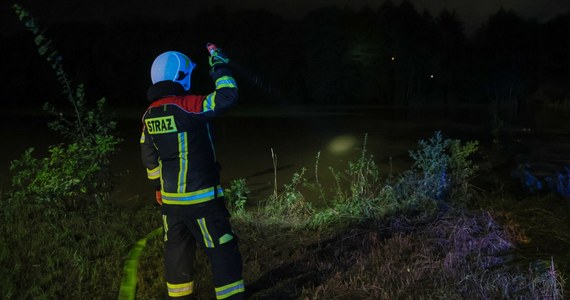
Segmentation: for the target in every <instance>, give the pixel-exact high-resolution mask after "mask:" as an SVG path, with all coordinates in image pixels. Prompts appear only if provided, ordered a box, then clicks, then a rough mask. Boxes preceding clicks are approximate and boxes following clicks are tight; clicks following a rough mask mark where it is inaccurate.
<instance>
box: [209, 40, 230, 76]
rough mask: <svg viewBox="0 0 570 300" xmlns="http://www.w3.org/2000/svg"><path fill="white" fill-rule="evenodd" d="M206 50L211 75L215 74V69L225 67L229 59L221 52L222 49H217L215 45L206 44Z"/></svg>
mask: <svg viewBox="0 0 570 300" xmlns="http://www.w3.org/2000/svg"><path fill="white" fill-rule="evenodd" d="M206 48H207V49H208V51H209V52H210V57H209V58H208V62H209V63H210V67H211V68H212V69H211V71H212V73H213V72H215V71H216V69H217V68H220V67H222V66H225V65H227V64H228V63H229V62H230V59H229V58H227V56H226V55H225V54H224V53H223V52H222V49H219V48H218V47H217V46H216V45H214V44H211V43H208V44H207V45H206Z"/></svg>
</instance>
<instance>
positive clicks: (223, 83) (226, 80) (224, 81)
mask: <svg viewBox="0 0 570 300" xmlns="http://www.w3.org/2000/svg"><path fill="white" fill-rule="evenodd" d="M221 88H237V84H236V81H235V79H233V77H230V76H222V77H220V78H218V79H217V80H216V89H221Z"/></svg>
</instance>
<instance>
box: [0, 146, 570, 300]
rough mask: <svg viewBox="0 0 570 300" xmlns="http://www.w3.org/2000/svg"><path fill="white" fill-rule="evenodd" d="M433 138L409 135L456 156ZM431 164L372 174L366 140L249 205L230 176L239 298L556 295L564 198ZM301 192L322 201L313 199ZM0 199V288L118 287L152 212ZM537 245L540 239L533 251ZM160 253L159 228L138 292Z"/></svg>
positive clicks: (157, 281)
mask: <svg viewBox="0 0 570 300" xmlns="http://www.w3.org/2000/svg"><path fill="white" fill-rule="evenodd" d="M433 141H436V142H437V139H436V140H433ZM443 141H444V140H443V139H442V140H439V142H437V143H443ZM447 144H448V145H452V144H453V145H455V146H453V147H455V148H457V147H459V149H463V150H465V149H466V148H465V147H467V146H468V145H471V144H469V143H465V144H459V145H458V144H457V143H456V142H453V143H447ZM430 145H431V146H430ZM432 146H433V144H430V142H428V141H426V142H425V143H423V144H422V143H420V145H419V148H420V150H422V151H424V150H425V151H424V152H423V153H429V151H432V150H433V149H439V150H437V151H440V152H441V153H439V155H437V157H440V158H442V157H443V158H442V160H443V161H446V160H447V159H452V157H454V156H453V153H455V152H453V151H454V150H452V149H453V148H452V147H451V146H450V147H448V148H446V147H439V146H441V145H439V146H438V147H432ZM426 147H428V148H430V147H431V148H430V149H431V150H430V149H425V148H426ZM422 151H419V150H418V152H414V153H416V154H417V153H420V152H422ZM426 151H427V152H426ZM461 153H463V154H465V152H461ZM432 154H433V153H432ZM446 155H447V156H446ZM274 156H275V157H276V155H275V154H274ZM430 157H436V156H433V155H431V156H430ZM445 157H447V158H445ZM462 157H463V158H462V159H464V158H465V157H467V156H462ZM316 164H318V155H317V162H316ZM426 166H427V165H426ZM429 166H430V167H418V168H415V169H413V170H412V171H411V172H412V173H406V174H403V175H402V176H400V177H399V178H396V179H394V178H392V179H389V178H386V179H382V178H381V177H380V176H379V170H378V168H376V167H375V164H374V160H373V157H372V156H371V155H369V154H368V153H366V150H365V147H364V150H362V153H361V157H360V158H359V159H358V160H357V161H356V162H353V163H350V164H348V166H347V168H346V170H343V171H334V172H332V173H331V175H330V176H335V177H337V180H338V181H337V182H338V184H337V185H336V186H333V187H323V186H320V185H319V184H318V183H317V178H311V179H310V180H309V179H307V177H308V174H307V171H306V170H305V169H302V170H300V171H299V172H297V173H296V174H295V175H294V176H293V178H291V181H290V182H289V183H287V184H284V185H283V187H282V188H277V187H276V188H275V192H274V194H273V195H272V196H270V197H269V198H268V199H267V200H266V201H265V202H263V203H261V204H259V206H258V207H248V206H247V195H248V190H247V184H246V181H245V180H244V179H240V180H236V181H234V182H233V183H232V184H230V186H229V187H228V189H227V190H226V195H227V196H226V197H227V200H228V206H229V208H230V210H231V211H232V212H233V221H232V222H233V226H234V230H235V231H236V234H237V235H238V236H239V237H240V248H241V252H242V254H243V259H244V279H245V280H246V285H247V293H248V296H249V298H251V299H323V298H341V299H344V298H354V299H394V298H404V299H407V298H410V299H411V298H413V299H431V298H450V299H458V298H474V299H487V298H520V299H536V298H548V299H563V298H564V295H565V294H566V292H567V286H566V284H565V283H566V281H565V277H564V274H563V272H562V271H565V272H567V270H569V266H568V261H570V257H568V256H567V250H565V249H568V246H570V245H568V244H569V236H568V234H567V233H568V231H569V230H570V224H568V222H567V221H566V220H565V219H564V217H563V216H564V214H565V213H566V212H567V210H568V209H569V207H570V205H568V203H564V202H563V201H562V200H561V199H558V198H548V197H554V196H548V197H541V198H536V197H535V198H532V199H526V200H524V201H519V202H513V201H511V200H509V199H504V198H501V197H502V196H504V194H493V193H488V194H483V197H481V195H479V196H473V195H471V193H470V192H469V189H468V188H467V186H468V185H466V182H465V180H467V179H466V178H464V177H460V176H457V174H456V173H454V171H453V169H452V168H449V169H446V170H447V173H445V172H442V170H441V169H440V168H437V167H435V168H432V166H439V163H437V162H433V164H429ZM449 166H453V164H449ZM315 169H318V167H315ZM433 170H436V171H433ZM432 171H433V172H440V174H443V173H445V174H448V176H449V180H448V181H446V185H445V186H446V187H447V188H449V190H448V191H453V192H445V193H443V194H445V195H448V196H447V198H438V197H436V196H437V195H438V194H437V193H435V192H434V189H431V188H426V189H417V188H416V189H414V187H418V186H422V185H423V184H425V183H426V182H434V181H433V180H434V178H440V177H437V176H435V175H437V174H435V175H434V173H429V172H432ZM316 172H317V171H315V173H316ZM462 172H465V170H462ZM461 174H465V173H461ZM461 174H460V175H461ZM315 177H316V176H315ZM453 178H462V179H461V180H462V182H453ZM454 187H457V189H455V190H453V188H454ZM311 191H312V192H313V193H310V192H311ZM315 191H316V192H315ZM462 193H469V199H471V202H470V203H469V204H468V205H467V206H468V207H470V208H469V209H468V208H467V206H466V205H465V203H464V201H462V200H463V199H459V200H456V199H453V198H452V197H465V195H466V194H462ZM309 195H317V196H316V197H317V198H319V199H320V198H321V196H319V195H324V197H323V198H327V199H326V200H327V201H320V202H319V203H315V201H314V199H313V198H311V196H309ZM0 200H1V201H2V202H3V204H5V205H4V207H6V209H5V210H3V211H2V214H1V216H2V224H1V225H0V229H1V232H2V235H1V237H0V245H1V247H0V249H1V251H0V262H1V266H2V268H3V269H2V270H1V271H2V272H1V274H2V275H1V276H0V289H1V290H2V292H3V296H4V298H5V299H28V298H33V299H52V298H73V299H109V298H115V297H117V296H118V294H119V285H120V282H121V278H122V270H123V265H124V263H125V259H126V257H127V254H128V253H129V250H130V249H131V247H132V246H133V244H134V243H135V241H137V240H139V239H140V238H141V237H143V236H145V235H146V234H147V233H149V232H151V231H152V230H154V229H156V228H157V227H159V226H160V225H161V224H160V221H161V220H160V217H159V212H158V210H157V209H155V208H143V209H139V210H136V211H134V212H133V211H132V210H130V211H129V210H124V209H120V208H117V207H114V206H113V205H112V204H111V203H106V205H104V206H97V205H96V203H93V205H92V206H88V207H87V208H84V209H82V210H76V211H59V212H58V213H55V214H45V213H43V210H44V208H43V207H42V206H41V205H40V204H33V202H31V203H32V204H33V205H23V204H20V205H9V203H8V202H9V201H10V199H9V198H8V197H6V195H3V196H2V199H0ZM321 200H322V199H321ZM455 203H459V204H461V205H459V204H458V205H456V204H455ZM31 220H33V222H32V221H31ZM536 247H541V250H540V252H537V251H534V252H533V251H531V250H532V249H533V248H536ZM162 254H163V249H162V240H161V239H160V238H154V239H150V240H149V241H148V243H147V246H146V248H145V250H144V251H143V252H142V255H141V257H140V261H139V266H138V274H137V290H136V299H157V298H162V297H163V296H164V293H165V287H164V279H163V262H162ZM565 255H566V256H565ZM195 267H196V270H197V272H198V273H199V274H200V276H199V277H198V278H196V282H195V291H196V292H195V296H196V298H197V299H211V298H212V297H213V293H212V290H213V286H212V280H211V271H210V267H209V263H208V261H207V259H206V256H205V254H204V253H203V252H202V251H201V250H199V251H198V253H197V259H196V265H195ZM69 286H73V287H74V288H73V289H71V290H70V289H69V288H68V287H69Z"/></svg>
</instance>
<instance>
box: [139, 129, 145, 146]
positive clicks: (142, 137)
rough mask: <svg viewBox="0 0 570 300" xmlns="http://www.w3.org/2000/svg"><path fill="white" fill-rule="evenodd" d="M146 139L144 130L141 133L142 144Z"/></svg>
mask: <svg viewBox="0 0 570 300" xmlns="http://www.w3.org/2000/svg"><path fill="white" fill-rule="evenodd" d="M144 140H145V138H144V131H143V132H142V133H141V140H140V143H141V144H144Z"/></svg>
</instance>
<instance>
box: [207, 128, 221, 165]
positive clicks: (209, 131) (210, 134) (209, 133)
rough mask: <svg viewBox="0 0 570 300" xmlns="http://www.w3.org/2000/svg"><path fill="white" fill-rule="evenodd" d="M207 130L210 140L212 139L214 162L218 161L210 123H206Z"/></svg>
mask: <svg viewBox="0 0 570 300" xmlns="http://www.w3.org/2000/svg"><path fill="white" fill-rule="evenodd" d="M206 129H208V138H209V139H210V145H211V146H212V153H213V154H214V161H217V160H218V159H217V158H216V149H215V148H214V140H213V139H212V133H211V130H210V122H208V123H206Z"/></svg>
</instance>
